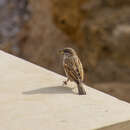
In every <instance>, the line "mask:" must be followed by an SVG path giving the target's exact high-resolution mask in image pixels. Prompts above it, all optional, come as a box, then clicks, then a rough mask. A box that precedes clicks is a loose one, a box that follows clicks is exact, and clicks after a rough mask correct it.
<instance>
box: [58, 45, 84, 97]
mask: <svg viewBox="0 0 130 130" xmlns="http://www.w3.org/2000/svg"><path fill="white" fill-rule="evenodd" d="M60 52H61V53H62V54H63V67H64V70H65V73H66V76H67V78H68V79H67V81H65V82H64V83H65V84H67V82H68V81H69V80H70V81H74V82H76V83H77V86H78V92H79V95H85V94H86V92H85V89H84V88H83V86H82V82H83V78H84V72H83V66H82V64H81V62H80V59H79V58H78V56H77V54H76V52H75V50H74V49H72V48H65V49H63V50H60Z"/></svg>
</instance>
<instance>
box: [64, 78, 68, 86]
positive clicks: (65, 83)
mask: <svg viewBox="0 0 130 130" xmlns="http://www.w3.org/2000/svg"><path fill="white" fill-rule="evenodd" d="M68 81H69V78H67V80H65V81H63V86H66V85H67V83H68Z"/></svg>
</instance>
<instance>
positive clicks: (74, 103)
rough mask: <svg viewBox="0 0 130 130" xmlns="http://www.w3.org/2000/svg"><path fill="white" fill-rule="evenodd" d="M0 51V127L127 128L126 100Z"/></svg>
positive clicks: (34, 129)
mask: <svg viewBox="0 0 130 130" xmlns="http://www.w3.org/2000/svg"><path fill="white" fill-rule="evenodd" d="M64 79H65V77H63V76H61V75H58V74H56V73H54V72H51V71H48V70H46V69H44V68H41V67H39V66H36V65H34V64H32V63H29V62H27V61H24V60H22V59H20V58H17V57H15V56H12V55H9V54H7V53H4V52H2V51H0V115H1V117H0V130H91V129H98V130H129V129H130V104H128V103H126V102H123V101H120V100H118V99H116V98H114V97H112V96H109V95H106V94H104V93H102V92H99V91H97V90H95V89H92V88H90V87H87V86H86V87H87V95H86V96H78V95H75V94H73V93H72V91H71V89H69V88H64V87H62V86H61V84H62V81H63V80H64Z"/></svg>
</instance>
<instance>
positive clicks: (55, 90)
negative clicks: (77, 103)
mask: <svg viewBox="0 0 130 130" xmlns="http://www.w3.org/2000/svg"><path fill="white" fill-rule="evenodd" d="M70 93H72V90H71V89H70V88H67V87H63V86H51V87H44V88H39V89H35V90H30V91H25V92H23V94H26V95H33V94H70Z"/></svg>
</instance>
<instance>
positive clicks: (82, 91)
mask: <svg viewBox="0 0 130 130" xmlns="http://www.w3.org/2000/svg"><path fill="white" fill-rule="evenodd" d="M77 85H78V92H79V95H86V91H85V89H84V87H83V85H82V82H78V83H77Z"/></svg>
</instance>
